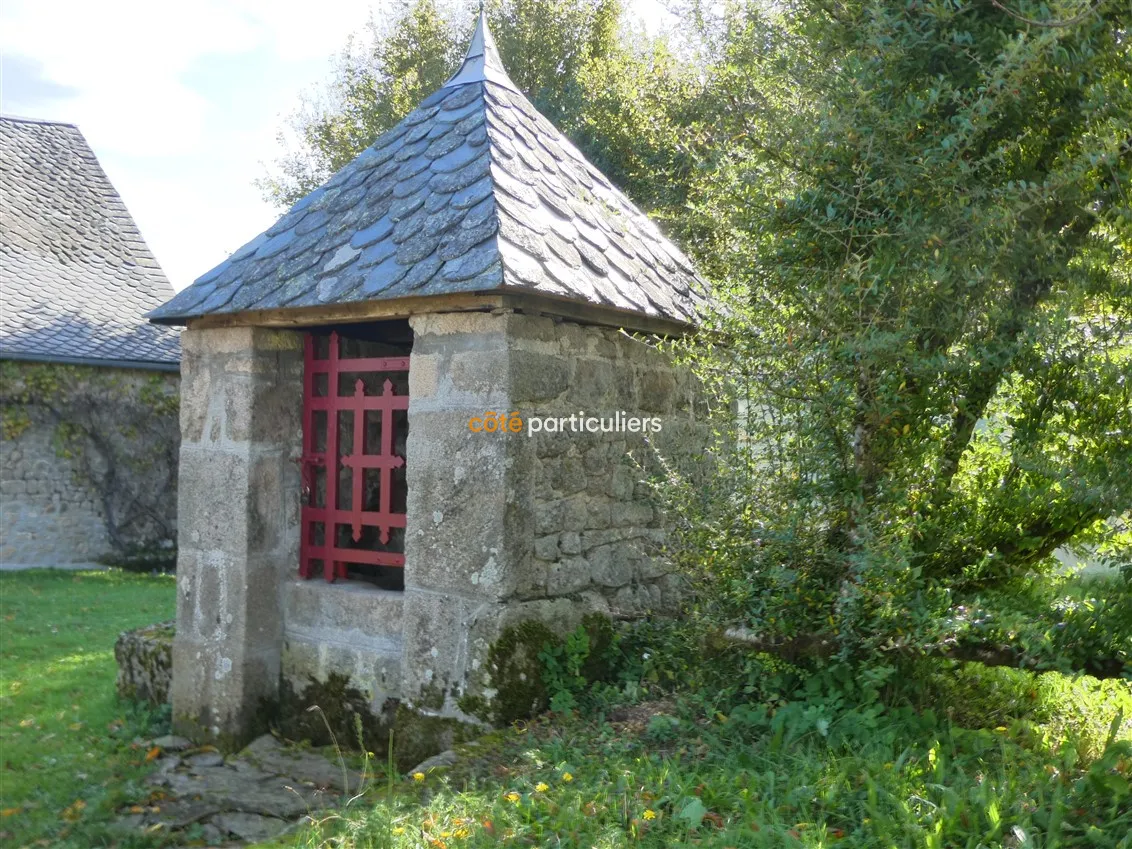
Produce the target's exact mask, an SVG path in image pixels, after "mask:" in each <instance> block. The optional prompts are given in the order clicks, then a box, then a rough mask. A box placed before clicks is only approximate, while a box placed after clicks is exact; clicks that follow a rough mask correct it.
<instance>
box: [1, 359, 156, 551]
mask: <svg viewBox="0 0 1132 849" xmlns="http://www.w3.org/2000/svg"><path fill="white" fill-rule="evenodd" d="M13 365H17V366H19V365H22V364H13ZM107 371H114V372H115V373H116V374H117V375H118V376H120V377H121V378H122V380H123V383H124V384H125V385H126V386H127V387H129V386H130V384H131V383H136V384H138V385H140V384H141V383H142V382H143V381H146V382H148V381H150V380H152V379H153V377H154V375H155V374H156V373H155V372H150V371H136V370H127V369H113V370H110V369H107ZM161 376H162V378H163V379H164V380H166V381H167V382H168V384H169V387H170V389H171V391H174V392H175V391H176V390H177V384H178V381H179V378H178V375H176V374H172V373H170V374H163V375H161ZM29 414H30V418H31V424H30V425H29V426H28V427H27V428H26V429H24V430H23V432H21V433H20V434H19V435H18V436H17V437H16V438H14V439H5V440H3V442H2V443H0V562H2V563H3V564H4V565H5V566H6V567H9V568H11V567H23V566H56V565H60V564H68V563H86V562H91V561H94V560H96V559H97V558H100V557H102V556H104V555H107V554H109V553H110V550H111V545H110V541H109V539H108V537H107V532H106V523H105V521H104V515H103V505H102V502H101V499H100V498H99V495H98V493H97V492H95V491H94V490H93V489H92V488H91V487H90V486H89V485H88V484H87V483H86V482H84V481H83V480H82V479H81V477H80V476H77V475H76V471H77V470H78V464H77V463H76V461H75V460H73V459H70V458H67V457H65V456H60V453H59V451H58V449H57V447H56V439H55V431H56V424H55V423H54V422H53V421H51V420H50V419H49V418H48V417H47V416H45V415H44V414H42V411H39V410H36V409H35V408H34V407H33V408H30V409H29ZM112 436H113V435H112ZM138 438H139V439H144V438H145V437H144V436H143V437H138ZM138 453H139V454H143V453H148V446H145V445H139V446H138ZM126 473H128V470H126ZM155 497H156V498H157V500H158V507H159V509H163V512H164V514H165V515H166V516H167V518H168V521H169V522H170V523H173V522H175V514H176V501H177V493H176V490H175V489H167V490H165V491H164V492H163V493H161V494H160V495H157V496H155ZM145 536H146V533H145V532H144V531H143V532H142V533H140V534H135V536H134V538H133V539H131V540H130V541H131V542H132V543H134V544H139V545H140V544H147V543H151V542H155V540H153V539H146V538H144V537H145Z"/></svg>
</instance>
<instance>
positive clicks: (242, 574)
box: [172, 328, 303, 746]
mask: <svg viewBox="0 0 1132 849" xmlns="http://www.w3.org/2000/svg"><path fill="white" fill-rule="evenodd" d="M181 347H182V350H183V359H182V362H181V437H182V441H181V460H180V475H179V482H178V517H179V524H178V561H177V630H176V637H175V639H174V643H173V699H172V700H173V723H174V727H175V728H176V729H177V731H178V732H179V733H183V734H186V735H187V736H190V737H192V738H194V739H195V740H198V741H204V740H211V741H215V742H218V743H220V744H222V745H224V746H237V745H239V744H240V743H242V742H243V741H245V740H246V739H247V738H248V737H249V736H250V735H251V734H253V733H254V732H255V731H256V724H257V722H256V720H257V713H258V711H259V709H260V706H261V701H262V700H264V699H272V698H274V697H275V696H276V695H277V692H278V686H279V667H280V655H281V650H282V612H281V585H282V582H283V580H284V579H285V578H286V577H287V576H289V575H291V573H292V572H293V571H294V570H295V569H297V568H298V541H299V536H298V532H299V484H300V482H299V469H298V464H297V463H296V462H295V460H297V458H298V456H299V453H300V450H301V423H302V404H303V399H302V374H303V354H302V336H301V334H299V333H294V332H289V331H276V330H266V329H261V328H225V329H200V330H197V329H191V328H190V329H188V330H186V331H184V333H183V334H182V335H181Z"/></svg>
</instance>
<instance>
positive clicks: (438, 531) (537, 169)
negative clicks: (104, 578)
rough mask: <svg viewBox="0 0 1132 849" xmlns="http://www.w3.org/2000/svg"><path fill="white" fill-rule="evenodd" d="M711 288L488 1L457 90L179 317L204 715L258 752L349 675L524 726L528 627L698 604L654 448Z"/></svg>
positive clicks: (188, 694)
mask: <svg viewBox="0 0 1132 849" xmlns="http://www.w3.org/2000/svg"><path fill="white" fill-rule="evenodd" d="M701 291H702V288H701V284H700V282H699V280H698V278H697V277H696V274H695V272H694V270H693V268H692V266H691V265H690V264H689V262H688V260H687V259H686V258H685V257H684V256H683V254H681V252H680V251H679V250H678V249H677V248H675V247H674V246H673V245H672V244H671V243H670V242H668V241H667V240H666V239H665V238H664V236H662V235H661V233H660V232H659V231H658V229H657V228H656V227H655V226H654V225H653V224H652V223H651V222H650V221H649V220H648V218H647V217H646V216H645V215H644V214H642V213H641V212H640V211H639V210H637V209H636V208H635V207H634V206H633V205H632V204H631V203H630V202H629V201H628V200H627V199H626V198H625V196H624V195H623V194H622V193H621V192H619V191H618V190H617V189H616V188H614V186H613V185H612V184H611V183H610V182H609V181H608V180H607V179H606V178H605V177H603V176H602V175H601V174H600V173H599V172H598V171H597V170H596V169H595V168H594V167H593V166H592V165H590V164H589V163H588V162H587V161H586V160H585V158H584V157H583V156H582V155H581V154H580V153H579V152H578V150H577V149H576V148H575V147H574V146H573V145H572V144H571V143H570V142H569V141H567V140H566V138H564V137H563V136H562V135H561V134H560V133H559V132H558V131H557V130H555V128H554V127H553V126H552V125H551V124H550V123H549V122H548V121H547V120H546V119H545V118H543V117H542V116H541V115H540V114H539V113H538V112H537V111H536V110H535V109H534V107H533V106H532V105H531V104H530V102H529V101H528V100H527V99H526V98H525V97H524V96H523V95H522V93H520V92H519V91H518V89H517V88H516V87H515V85H514V83H512V82H511V80H510V79H509V78H508V76H507V74H506V72H505V71H504V69H503V66H502V64H501V62H500V59H499V56H498V54H497V52H496V48H495V45H494V42H493V40H492V37H491V34H490V33H489V31H488V28H487V25H486V20H485V18H484V16H483V14H482V13H481V15H480V19H479V22H478V25H477V27H476V30H475V34H474V36H473V38H472V42H471V46H470V48H469V50H468V54H467V57H466V58H465V60H464V62H463V64H462V65H461V67H460V69H459V70H458V71H457V72H456V73H455V75H454V76H453V77H452V78H451V79H450V80H449V81H448V82H447V83H446V84H445V85H444V86H443V87H442V88H441V89H440V90H439V91H437V92H436V93H435V94H433V95H432V96H430V97H429V98H427V99H426V100H425V101H424V102H423V103H422V104H421V105H420V106H419V107H418V108H417V109H416V110H414V111H413V112H412V113H410V114H409V115H408V116H407V117H406V118H405V119H404V120H403V121H401V123H400V124H398V125H397V126H396V127H394V128H393V129H391V130H389V131H388V132H386V133H384V134H383V135H382V136H381V137H380V138H378V139H377V141H376V142H374V144H373V145H372V146H371V147H369V148H367V149H366V150H365V151H364V152H363V153H362V154H361V155H360V156H358V158H357V159H355V160H354V161H353V162H351V163H350V164H349V165H347V166H346V167H345V168H343V169H342V170H341V171H339V172H338V173H337V174H335V175H334V176H333V177H332V178H331V179H330V180H329V181H328V182H327V183H326V184H325V185H323V186H322V187H321V188H318V189H316V190H315V191H313V192H312V193H311V194H309V195H307V196H306V197H304V198H303V199H302V200H300V201H299V202H298V203H296V204H295V206H294V207H293V208H292V209H291V210H290V211H288V212H287V213H286V214H285V215H284V216H283V217H282V218H281V219H280V220H279V221H278V222H277V223H276V224H275V225H274V226H273V227H271V228H270V229H269V230H267V231H266V232H265V233H263V234H262V235H260V236H257V237H256V238H255V239H253V240H252V241H250V242H249V243H248V244H247V245H245V246H244V247H242V248H240V249H239V250H238V251H236V252H235V253H234V254H233V255H232V256H231V257H230V258H229V259H228V260H227V261H225V262H224V263H222V264H221V265H220V266H218V267H217V268H215V269H213V270H212V271H210V272H208V273H207V274H205V275H204V276H203V277H201V278H200V279H199V280H197V281H196V282H195V283H194V284H193V285H192V286H191V287H189V288H188V289H186V290H184V291H183V292H181V293H180V294H178V295H177V296H176V297H175V298H173V299H172V300H171V301H170V302H169V303H167V304H166V305H164V306H163V307H161V308H160V309H157V310H155V311H154V312H152V313H150V318H151V320H153V321H155V322H160V323H166V324H184V325H187V329H186V330H185V331H184V333H183V335H182V346H183V349H184V358H183V361H182V408H181V409H182V449H181V466H180V484H179V498H180V504H179V522H180V524H179V528H180V537H179V558H180V559H179V563H178V609H177V631H176V638H175V642H174V647H173V711H174V721H175V723H176V725H177V727H178V728H179V729H181V730H182V731H184V732H189V733H191V734H196V735H197V736H205V737H212V738H216V739H221V740H224V739H228V738H231V739H232V740H233V741H237V740H239V739H241V738H243V737H245V736H246V735H247V734H248V733H249V731H250V729H251V725H252V723H253V722H254V718H255V714H256V711H257V706H258V705H260V704H261V701H262V700H263V699H273V698H277V697H278V694H279V692H280V688H281V687H282V688H284V689H286V688H291V689H294V690H301V688H303V687H305V686H309V685H310V684H311V683H312V682H318V681H326V680H327V679H328V678H329V676H331V675H332V674H335V673H337V674H338V675H341V676H345V677H346V678H347V679H349V681H350V683H351V686H353V687H355V688H356V689H357V690H358V691H359V692H361V693H364V695H365V698H366V699H368V700H369V703H370V707H371V708H372V710H373V712H374V713H375V714H379V715H381V714H382V711H383V709H386V710H387V709H388V706H389V705H391V704H398V703H399V704H400V705H402V706H405V707H408V708H411V709H412V710H413V711H415V712H416V714H417V715H418V716H419V715H422V714H423V715H425V716H430V717H436V718H440V719H443V720H459V721H464V722H475V721H479V720H485V719H488V720H490V719H491V718H492V717H495V718H496V719H498V718H499V714H498V713H493V711H492V705H493V703H495V702H496V701H497V700H498V698H499V695H500V692H499V691H500V689H501V688H504V687H506V685H507V684H506V681H504V680H501V678H500V669H499V664H498V663H495V664H493V663H492V662H490V658H491V657H492V650H493V646H494V645H496V641H497V640H498V638H499V636H500V634H502V633H504V632H505V631H506V629H508V628H509V627H510V626H515V625H518V624H519V623H523V622H525V621H527V620H534V621H536V622H540V623H544V624H545V625H547V626H548V627H550V628H552V629H554V630H557V631H559V632H562V631H565V630H569V629H572V628H574V627H576V625H577V624H578V622H579V620H580V619H581V618H582V617H583V616H584V615H585V614H587V613H589V612H594V611H596V612H601V613H610V612H611V611H619V612H623V613H628V614H632V613H642V612H644V611H648V610H655V609H658V608H661V607H663V606H665V605H671V603H672V602H673V599H674V593H675V592H676V587H675V584H674V581H673V579H672V578H671V577H669V576H668V575H666V572H665V568H664V565H663V560H662V559H661V558H659V557H657V556H655V553H656V552H655V549H656V546H657V545H658V544H660V543H662V542H663V538H664V532H663V529H662V523H661V519H660V517H659V516H658V514H657V512H656V510H655V509H654V506H653V504H652V503H651V501H650V499H649V491H648V488H647V487H646V486H645V485H644V484H643V483H642V482H641V478H642V475H641V474H640V470H639V469H638V468H637V467H635V466H634V465H633V463H632V462H631V461H630V459H629V458H628V457H627V456H626V455H627V454H629V453H630V452H632V451H633V450H636V449H641V450H644V451H646V452H647V451H649V450H655V449H657V448H658V446H659V449H660V450H661V451H663V446H664V445H666V444H667V445H686V444H687V435H688V434H690V433H692V432H695V431H696V423H695V421H694V414H693V410H692V400H693V397H694V393H693V389H692V386H691V383H690V381H689V380H687V379H686V378H685V377H684V376H682V375H681V374H679V373H677V372H675V371H674V370H673V369H672V368H671V367H670V366H669V365H668V363H667V360H666V359H665V358H664V357H663V356H661V355H660V354H658V352H657V351H656V350H655V348H654V347H652V346H651V345H649V344H647V343H646V342H644V341H642V340H641V338H640V335H641V334H648V335H653V336H655V335H662V336H667V335H672V334H679V333H682V332H686V331H687V329H688V328H689V326H690V325H691V323H692V322H693V320H694V318H695V314H696V309H697V306H698V305H699V303H700V302H701V300H702V295H701V294H699V293H700V292H701ZM501 419H502V423H501Z"/></svg>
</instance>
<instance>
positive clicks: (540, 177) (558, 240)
mask: <svg viewBox="0 0 1132 849" xmlns="http://www.w3.org/2000/svg"><path fill="white" fill-rule="evenodd" d="M702 290H703V287H702V285H701V283H700V281H699V280H698V278H697V277H696V274H695V271H694V269H693V268H692V265H691V263H690V262H689V261H688V260H687V258H686V257H685V256H684V255H683V254H682V253H681V252H680V250H679V249H677V248H676V247H675V246H674V245H673V244H672V243H671V242H669V241H668V240H667V239H666V238H665V237H664V236H663V235H662V234H661V233H660V231H659V230H658V229H657V227H656V225H655V224H653V223H652V222H651V221H650V220H649V219H648V217H647V216H646V215H644V213H642V212H641V211H640V210H638V209H637V208H636V207H635V206H633V204H632V203H631V202H630V201H629V200H628V199H627V198H626V197H625V196H624V195H623V194H622V193H621V192H620V191H618V190H617V189H616V188H615V187H614V186H613V184H612V183H610V182H609V180H607V179H606V178H605V177H604V176H603V175H602V174H601V173H600V172H599V171H598V170H597V169H596V168H594V167H593V166H592V165H591V164H590V163H589V162H587V161H586V159H585V158H584V157H583V156H582V154H581V153H580V152H579V151H578V150H577V149H576V148H575V147H574V146H573V145H572V144H571V143H570V142H569V141H567V139H566V138H565V137H564V136H563V135H562V134H561V133H559V132H558V131H557V130H556V129H555V128H554V127H553V126H552V125H551V124H550V122H549V121H547V120H546V119H545V118H544V117H543V116H542V115H540V114H539V113H538V112H537V111H536V110H535V108H534V107H533V106H532V105H531V104H530V102H529V101H528V100H527V99H526V98H525V97H524V96H523V95H522V94H521V93H520V92H519V90H518V89H517V88H516V87H515V85H514V83H513V82H512V81H511V80H510V79H509V78H508V77H507V74H506V72H505V71H504V70H503V65H502V63H501V62H500V59H499V55H498V52H497V51H496V48H495V44H494V41H493V39H492V37H491V33H490V32H489V31H488V28H487V22H486V19H485V16H484V15H483V13H481V14H480V20H479V23H478V25H477V27H476V31H475V34H474V36H473V38H472V43H471V46H470V47H469V50H468V55H467V58H466V59H465V60H464V63H463V65H462V66H461V68H460V69H459V70H458V71H457V72H456V73H455V74H454V75H453V76H452V78H451V79H450V80H449V81H448V82H447V83H446V84H445V85H444V86H443V87H442V88H441V89H440V90H439V91H437V92H436V93H435V94H433V95H432V96H430V97H429V98H427V99H426V100H425V101H424V102H423V103H422V104H421V105H420V107H419V108H417V109H416V110H415V111H413V112H412V113H410V114H409V115H408V116H407V117H406V118H405V119H404V120H403V121H401V123H399V124H398V125H397V126H396V127H394V128H393V129H391V130H389V131H388V132H386V133H384V134H383V135H382V136H381V137H380V138H378V139H377V141H376V142H374V144H373V145H372V146H371V147H369V148H367V149H366V150H365V151H363V152H362V154H361V155H360V156H358V158H357V159H355V160H354V161H353V162H351V163H350V164H349V165H347V166H346V167H344V168H343V169H342V170H341V171H339V172H338V173H337V174H335V175H334V176H333V177H332V178H331V179H330V180H329V181H328V182H327V183H326V184H325V185H324V186H322V187H321V188H318V189H316V190H315V191H314V192H312V193H311V194H309V195H307V196H306V197H304V198H303V199H302V200H300V201H299V202H298V203H296V204H295V205H294V207H292V208H291V210H290V211H289V212H287V213H286V214H285V215H284V216H283V217H282V218H280V219H279V221H278V222H276V224H275V225H274V226H273V227H271V228H270V229H269V230H267V231H266V232H265V233H263V234H262V235H260V236H257V237H256V238H255V239H253V240H252V241H250V242H248V244H246V245H245V246H244V247H242V248H240V250H238V251H236V253H234V254H233V255H232V256H231V257H229V259H227V260H226V261H225V262H223V263H221V264H220V265H219V266H217V267H216V268H214V269H213V270H212V271H210V272H208V273H207V274H205V275H204V276H202V277H201V278H200V279H199V280H197V281H196V282H195V283H194V284H193V285H192V286H190V287H189V288H188V289H185V290H184V291H182V292H181V293H180V294H178V295H177V297H175V298H174V299H173V300H172V301H170V302H169V303H168V304H166V305H165V306H163V307H161V308H160V309H157V310H155V311H153V312H152V313H150V318H151V319H152V320H154V321H161V322H170V323H175V322H184V321H185V320H187V319H189V318H193V317H197V316H203V315H216V314H223V313H236V312H242V311H246V310H267V309H277V308H281V307H283V308H295V307H311V306H322V305H332V304H333V305H342V304H350V303H354V302H360V301H371V300H378V299H392V298H408V297H416V296H424V295H443V294H453V293H489V292H490V293H494V292H504V291H510V292H527V293H536V294H540V295H548V296H553V297H559V298H566V299H570V300H573V301H581V302H587V303H590V304H595V305H601V306H606V307H612V308H616V309H620V310H627V311H630V312H633V313H640V314H643V315H648V316H653V317H657V318H664V319H670V320H674V321H679V322H686V323H687V322H691V321H693V319H694V315H695V309H696V305H697V304H698V303H699V302H700V301H701V300H702V296H701V295H700V294H699V293H700V292H702Z"/></svg>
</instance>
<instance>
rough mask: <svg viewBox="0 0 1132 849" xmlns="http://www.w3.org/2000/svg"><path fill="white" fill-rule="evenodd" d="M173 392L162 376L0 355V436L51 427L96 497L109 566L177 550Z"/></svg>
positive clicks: (157, 558) (158, 563)
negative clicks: (35, 426)
mask: <svg viewBox="0 0 1132 849" xmlns="http://www.w3.org/2000/svg"><path fill="white" fill-rule="evenodd" d="M179 407H180V397H179V395H178V392H177V387H176V383H175V382H173V381H172V380H171V379H170V377H169V375H166V374H163V373H154V372H139V371H124V370H122V369H114V368H99V367H91V366H71V365H62V364H58V363H26V362H17V361H12V360H4V361H2V362H0V434H2V436H3V438H4V439H5V440H14V439H17V438H19V436H20V435H22V434H23V433H25V432H26V431H27V429H28V428H30V427H31V426H32V425H33V424H41V425H43V426H45V427H50V428H52V433H53V439H54V444H55V450H56V452H57V454H58V455H59V457H60V458H62V459H66V460H69V461H70V462H71V465H72V467H73V469H74V473H75V475H76V477H77V478H78V480H79V481H80V482H81V483H82V484H84V485H85V486H87V487H88V488H89V489H90V490H91V491H92V492H93V493H94V497H95V499H96V500H97V502H98V508H99V510H100V512H101V513H102V517H103V521H104V522H105V524H106V531H107V537H108V539H109V541H110V544H111V546H112V547H113V549H114V551H113V553H112V560H113V562H114V563H115V565H118V564H119V563H120V564H122V565H127V564H137V563H140V562H142V561H145V562H146V563H152V564H153V566H151V567H149V568H163V567H164V566H167V565H169V563H170V559H171V558H175V554H174V553H173V549H172V548H171V547H170V546H171V543H172V540H173V537H174V535H175V534H174V527H175V517H174V516H173V515H172V508H173V507H174V506H175V505H174V500H173V499H170V498H169V492H170V490H171V489H172V488H173V487H174V486H175V484H176V473H177V453H178V449H179V446H180V424H179V421H178V410H179Z"/></svg>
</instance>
